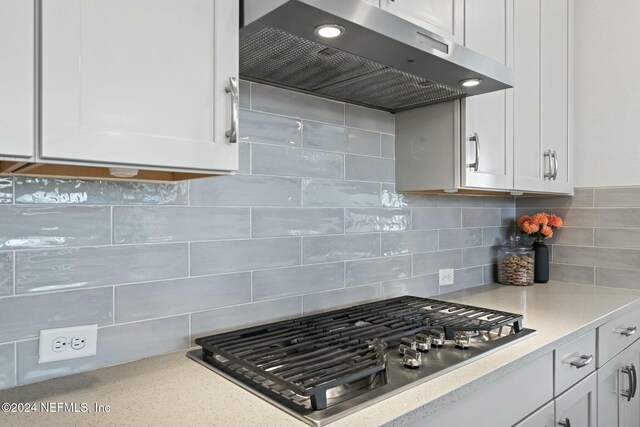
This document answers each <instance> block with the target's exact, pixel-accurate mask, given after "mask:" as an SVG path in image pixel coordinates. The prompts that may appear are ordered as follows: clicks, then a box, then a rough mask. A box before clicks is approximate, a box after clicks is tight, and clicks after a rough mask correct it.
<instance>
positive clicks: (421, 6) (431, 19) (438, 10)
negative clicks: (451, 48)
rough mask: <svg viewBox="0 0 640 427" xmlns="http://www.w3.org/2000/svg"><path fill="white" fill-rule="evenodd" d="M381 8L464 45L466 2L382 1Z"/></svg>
mask: <svg viewBox="0 0 640 427" xmlns="http://www.w3.org/2000/svg"><path fill="white" fill-rule="evenodd" d="M380 7H381V8H382V9H384V10H387V11H389V12H391V13H393V14H394V15H397V16H399V17H401V18H403V19H406V20H407V21H409V22H413V23H414V24H416V25H418V26H420V27H423V28H426V29H427V30H430V31H433V32H434V33H436V34H438V35H440V36H442V37H444V38H445V39H448V40H451V41H454V42H456V43H458V44H463V43H464V8H465V4H464V0H430V1H424V0H381V2H380Z"/></svg>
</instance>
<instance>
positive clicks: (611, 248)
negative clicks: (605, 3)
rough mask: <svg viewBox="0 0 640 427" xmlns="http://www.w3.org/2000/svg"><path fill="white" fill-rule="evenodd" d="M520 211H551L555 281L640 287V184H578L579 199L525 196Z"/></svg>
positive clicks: (577, 194)
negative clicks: (555, 221)
mask: <svg viewBox="0 0 640 427" xmlns="http://www.w3.org/2000/svg"><path fill="white" fill-rule="evenodd" d="M517 208H518V215H521V214H524V213H526V214H529V213H532V212H539V211H542V210H544V211H547V212H553V213H556V214H558V215H561V216H562V217H563V218H564V222H565V226H566V227H565V228H562V229H560V230H557V231H556V235H555V236H554V237H553V238H552V239H551V240H550V242H549V243H551V248H552V251H551V257H552V258H551V264H550V276H551V279H552V280H559V281H564V282H574V283H583V284H586V285H596V286H609V287H617V288H628V289H637V290H640V215H638V213H639V212H640V210H639V209H638V208H640V187H624V188H613V187H607V188H577V189H576V192H575V196H574V197H534V198H519V199H518V201H517Z"/></svg>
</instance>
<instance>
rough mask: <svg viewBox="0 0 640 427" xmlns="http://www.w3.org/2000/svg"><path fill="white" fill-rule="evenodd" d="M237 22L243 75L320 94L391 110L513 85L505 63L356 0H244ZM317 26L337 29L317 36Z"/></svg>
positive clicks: (510, 73) (258, 80)
mask: <svg viewBox="0 0 640 427" xmlns="http://www.w3.org/2000/svg"><path fill="white" fill-rule="evenodd" d="M242 24H243V26H242V28H241V30H240V75H241V77H242V78H244V79H247V80H251V81H255V82H259V83H265V84H270V85H275V86H280V87H284V88H286V89H292V90H296V91H300V92H305V93H310V94H314V95H317V96H321V97H324V98H331V99H336V100H339V101H344V102H348V103H352V104H358V105H363V106H365V107H370V108H376V109H380V110H386V111H391V112H397V111H402V110H408V109H411V108H417V107H421V106H424V105H428V104H434V103H438V102H444V101H449V100H453V99H458V98H462V97H465V96H470V95H478V94H481V93H487V92H493V91H496V90H502V89H507V88H509V87H512V84H513V75H512V71H511V69H510V68H508V67H505V66H504V65H502V64H500V63H498V62H495V61H493V60H491V59H489V58H486V57H484V56H482V55H480V54H478V53H476V52H473V51H471V50H469V49H467V48H465V47H463V46H460V45H457V44H455V43H453V42H451V41H449V40H446V39H444V38H442V37H440V36H438V35H436V34H434V33H432V32H430V31H428V30H426V29H424V28H421V27H418V26H416V25H414V24H412V23H410V22H407V21H405V20H403V19H401V18H399V17H397V16H395V15H392V14H390V13H389V12H386V11H384V10H381V9H379V8H377V7H374V6H371V5H369V4H367V3H365V2H363V1H361V0H289V1H287V0H244V1H243V23H242ZM323 24H336V25H339V26H341V27H343V28H344V32H343V34H342V35H341V36H339V37H335V38H322V37H320V36H318V35H316V33H315V32H314V29H316V28H317V27H318V26H320V25H323ZM468 79H481V80H482V83H481V84H480V85H478V86H474V87H464V86H462V85H461V84H460V82H461V81H464V80H468Z"/></svg>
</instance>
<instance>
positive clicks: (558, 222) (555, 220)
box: [548, 214, 564, 228]
mask: <svg viewBox="0 0 640 427" xmlns="http://www.w3.org/2000/svg"><path fill="white" fill-rule="evenodd" d="M548 224H549V226H551V227H553V228H560V227H562V226H563V225H564V222H563V221H562V218H560V217H559V216H558V215H553V214H551V215H549V222H548Z"/></svg>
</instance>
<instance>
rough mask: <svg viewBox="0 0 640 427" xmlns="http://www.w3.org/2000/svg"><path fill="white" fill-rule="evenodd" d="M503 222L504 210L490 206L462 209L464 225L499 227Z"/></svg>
mask: <svg viewBox="0 0 640 427" xmlns="http://www.w3.org/2000/svg"><path fill="white" fill-rule="evenodd" d="M501 223H502V211H501V210H500V209H490V208H464V209H462V226H463V227H497V226H499V225H500V224H501Z"/></svg>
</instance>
